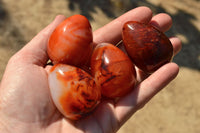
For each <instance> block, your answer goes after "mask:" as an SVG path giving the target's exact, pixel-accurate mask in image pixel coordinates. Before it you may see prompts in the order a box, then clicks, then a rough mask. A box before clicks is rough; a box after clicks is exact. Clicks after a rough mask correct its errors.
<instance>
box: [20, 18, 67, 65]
mask: <svg viewBox="0 0 200 133" xmlns="http://www.w3.org/2000/svg"><path fill="white" fill-rule="evenodd" d="M64 19H65V16H63V15H58V16H57V17H56V18H55V20H54V21H53V22H52V23H51V24H49V25H48V26H47V27H46V28H44V29H43V30H42V31H41V32H39V33H38V34H37V35H36V36H35V37H34V38H33V39H32V40H31V41H30V42H29V43H28V44H27V45H25V47H24V48H23V49H22V50H20V51H19V53H20V54H21V56H23V57H24V61H25V62H27V63H34V64H37V65H41V66H44V65H45V64H46V62H47V60H48V55H47V52H46V51H47V43H48V39H49V36H50V35H51V33H52V32H53V30H54V29H55V28H56V27H57V26H58V25H59V24H60V23H61V22H62V21H63V20H64Z"/></svg>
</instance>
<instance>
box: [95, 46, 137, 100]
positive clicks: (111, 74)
mask: <svg viewBox="0 0 200 133" xmlns="http://www.w3.org/2000/svg"><path fill="white" fill-rule="evenodd" d="M91 73H92V76H93V77H95V80H96V84H97V85H98V86H99V87H100V88H101V93H102V95H103V96H105V97H108V98H117V97H122V96H124V95H126V94H127V93H129V92H130V91H131V90H133V88H134V85H135V81H136V72H135V67H134V64H133V63H132V61H131V60H130V59H129V57H128V56H127V55H126V54H125V53H124V52H123V51H121V50H120V49H119V48H117V47H116V46H114V45H112V44H108V43H102V44H98V45H97V47H96V48H95V49H94V51H93V54H92V57H91Z"/></svg>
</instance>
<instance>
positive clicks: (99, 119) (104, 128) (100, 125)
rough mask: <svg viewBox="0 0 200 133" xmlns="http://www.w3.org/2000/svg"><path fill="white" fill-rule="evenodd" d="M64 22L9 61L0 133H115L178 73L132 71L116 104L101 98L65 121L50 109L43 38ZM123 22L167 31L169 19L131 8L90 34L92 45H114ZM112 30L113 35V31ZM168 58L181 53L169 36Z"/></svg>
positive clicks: (1, 92)
mask: <svg viewBox="0 0 200 133" xmlns="http://www.w3.org/2000/svg"><path fill="white" fill-rule="evenodd" d="M64 19H65V17H64V16H58V17H56V19H55V20H54V21H53V22H52V23H51V24H50V25H49V26H47V27H46V28H45V29H44V30H42V31H41V32H40V33H39V34H38V35H37V36H36V37H34V38H33V39H32V40H31V41H30V42H29V43H28V44H27V45H25V47H23V48H22V49H21V50H20V51H19V52H17V53H16V54H15V55H14V56H12V57H11V59H10V60H9V62H8V64H7V67H6V70H5V73H4V76H3V78H2V82H1V86H0V131H1V132H3V133H13V132H15V133H66V132H70V133H81V132H95V133H97V132H105V133H110V132H116V131H117V130H118V129H119V128H120V127H121V126H122V125H123V124H124V123H125V122H126V120H127V119H129V118H130V117H131V116H132V115H133V114H134V112H136V111H137V110H139V109H140V108H142V107H143V106H144V105H145V104H146V103H147V102H148V101H149V100H150V99H151V98H152V97H153V96H154V95H156V94H157V93H158V92H159V91H160V90H161V89H163V88H164V87H165V86H166V85H167V84H168V83H169V82H170V81H172V80H173V79H174V78H175V77H176V75H177V74H178V71H179V67H178V66H177V65H176V64H175V63H168V64H166V65H164V66H162V67H161V68H160V69H158V70H157V71H156V72H154V73H153V74H152V75H146V74H144V73H142V72H141V71H139V70H137V75H138V84H137V86H136V88H134V90H133V91H132V92H131V93H130V94H128V95H127V96H125V97H123V98H121V99H120V100H119V101H118V102H114V101H112V100H104V101H103V102H102V103H101V104H100V105H99V106H98V107H97V109H96V110H95V111H94V112H93V113H92V114H91V115H90V116H88V117H86V118H84V119H81V120H80V121H76V122H73V121H70V120H67V119H65V118H64V117H63V116H62V114H60V113H59V111H58V110H57V109H56V107H55V106H54V104H53V102H52V100H51V97H50V92H49V87H48V80H47V77H48V69H49V67H50V66H46V62H47V60H48V55H47V52H46V49H47V48H46V46H47V42H48V38H49V36H50V34H51V33H52V31H53V30H54V29H55V27H56V26H57V25H58V24H59V23H60V22H62V21H63V20H64ZM129 20H136V21H141V22H145V23H148V22H149V23H151V24H153V25H155V26H156V27H158V28H159V29H160V30H161V31H163V32H165V31H167V30H168V29H169V28H170V27H171V25H172V20H171V18H170V17H169V16H168V15H167V14H158V15H156V16H154V17H152V12H151V10H150V9H148V8H146V7H139V8H135V9H133V10H131V11H129V12H127V13H126V14H124V15H122V16H121V17H119V18H117V19H115V20H113V21H112V22H110V23H109V24H107V25H105V26H104V27H102V28H100V29H98V30H97V31H95V32H94V42H95V43H100V42H110V43H113V44H116V43H117V42H119V41H120V40H121V27H122V25H123V23H125V22H126V21H129ZM113 31H114V32H113ZM170 41H171V42H172V44H173V47H174V54H176V53H178V52H179V50H180V49H181V42H180V40H179V39H178V38H176V37H173V38H170Z"/></svg>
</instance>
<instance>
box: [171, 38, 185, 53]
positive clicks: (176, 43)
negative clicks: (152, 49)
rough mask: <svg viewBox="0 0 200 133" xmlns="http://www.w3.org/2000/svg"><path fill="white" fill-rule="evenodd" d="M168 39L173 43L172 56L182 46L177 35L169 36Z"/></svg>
mask: <svg viewBox="0 0 200 133" xmlns="http://www.w3.org/2000/svg"><path fill="white" fill-rule="evenodd" d="M170 41H171V43H172V45H173V50H174V56H175V55H176V54H178V52H180V50H181V48H182V43H181V40H180V39H179V38H178V37H171V38H170Z"/></svg>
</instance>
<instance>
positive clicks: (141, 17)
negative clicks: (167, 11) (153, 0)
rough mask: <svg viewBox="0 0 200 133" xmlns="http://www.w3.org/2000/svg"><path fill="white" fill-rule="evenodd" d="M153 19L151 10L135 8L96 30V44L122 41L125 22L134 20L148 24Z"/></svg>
mask: <svg viewBox="0 0 200 133" xmlns="http://www.w3.org/2000/svg"><path fill="white" fill-rule="evenodd" d="M151 18H152V11H151V10H150V9H149V8H147V7H138V8H135V9H133V10H131V11H129V12H127V13H125V14H123V15H122V16H120V17H118V18H117V19H115V20H113V21H112V22H110V23H108V24H107V25H105V26H103V27H102V28H100V29H98V30H96V31H95V32H94V42H95V43H96V44H97V43H102V42H108V43H112V44H116V43H118V42H119V41H120V40H121V30H122V26H123V24H124V23H125V22H127V21H133V20H134V21H140V22H144V23H147V22H149V21H150V20H151Z"/></svg>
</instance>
